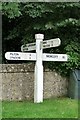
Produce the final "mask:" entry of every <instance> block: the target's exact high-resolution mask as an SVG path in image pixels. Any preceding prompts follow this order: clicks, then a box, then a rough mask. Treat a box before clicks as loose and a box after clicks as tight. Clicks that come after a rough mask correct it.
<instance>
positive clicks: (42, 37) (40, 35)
mask: <svg viewBox="0 0 80 120" xmlns="http://www.w3.org/2000/svg"><path fill="white" fill-rule="evenodd" d="M35 39H44V34H35Z"/></svg>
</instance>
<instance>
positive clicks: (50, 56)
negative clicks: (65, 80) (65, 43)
mask: <svg viewBox="0 0 80 120" xmlns="http://www.w3.org/2000/svg"><path fill="white" fill-rule="evenodd" d="M46 57H48V58H58V56H57V55H46Z"/></svg>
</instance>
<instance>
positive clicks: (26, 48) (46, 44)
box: [21, 38, 61, 52]
mask: <svg viewBox="0 0 80 120" xmlns="http://www.w3.org/2000/svg"><path fill="white" fill-rule="evenodd" d="M60 44H61V41H60V39H59V38H55V39H50V40H45V41H42V42H41V43H40V46H41V48H42V49H46V48H51V47H57V46H59V45H60ZM32 50H36V43H30V44H26V45H22V46H21V51H24V52H25V51H32Z"/></svg>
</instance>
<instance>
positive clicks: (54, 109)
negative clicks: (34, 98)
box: [2, 98, 78, 118]
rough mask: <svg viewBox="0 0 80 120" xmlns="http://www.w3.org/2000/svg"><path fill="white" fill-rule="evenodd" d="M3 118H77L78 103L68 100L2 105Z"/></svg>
mask: <svg viewBox="0 0 80 120" xmlns="http://www.w3.org/2000/svg"><path fill="white" fill-rule="evenodd" d="M2 106H3V107H2V117H3V118H78V101H77V100H74V99H69V98H57V99H48V100H44V102H43V103H38V104H35V103H33V102H31V101H24V102H8V101H3V103H2Z"/></svg>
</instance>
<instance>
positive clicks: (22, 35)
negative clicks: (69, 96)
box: [3, 2, 80, 74]
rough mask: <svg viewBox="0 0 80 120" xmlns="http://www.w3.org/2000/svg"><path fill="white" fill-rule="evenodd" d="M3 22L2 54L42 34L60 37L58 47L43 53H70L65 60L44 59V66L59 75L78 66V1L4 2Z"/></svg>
mask: <svg viewBox="0 0 80 120" xmlns="http://www.w3.org/2000/svg"><path fill="white" fill-rule="evenodd" d="M14 7H15V8H16V9H14ZM3 22H4V25H3V31H4V33H3V43H4V45H3V56H4V53H5V52H6V51H20V46H21V44H26V43H30V42H34V41H35V38H34V35H35V34H36V33H42V34H44V35H45V40H46V39H51V38H57V37H58V38H60V39H61V46H59V47H57V48H51V49H46V50H44V52H50V53H65V54H68V55H69V56H70V59H69V61H68V62H64V63H62V62H61V63H58V62H48V63H45V62H44V64H46V66H48V67H49V68H50V69H52V70H53V69H56V70H57V71H59V72H61V73H62V74H64V73H65V74H68V72H69V71H70V70H72V69H75V68H78V69H79V68H80V47H79V46H80V40H79V39H80V29H79V27H80V3H78V2H77V3H76V2H75V3H56V2H55V3H45V2H44V3H42V2H40V3H38V2H37V3H36V2H35V3H32V2H31V3H4V4H3ZM6 23H7V25H6ZM5 25H6V27H7V30H8V31H6V32H5ZM13 43H14V44H13ZM8 45H9V47H7V46H8ZM7 62H9V61H7ZM9 63H10V62H9Z"/></svg>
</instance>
